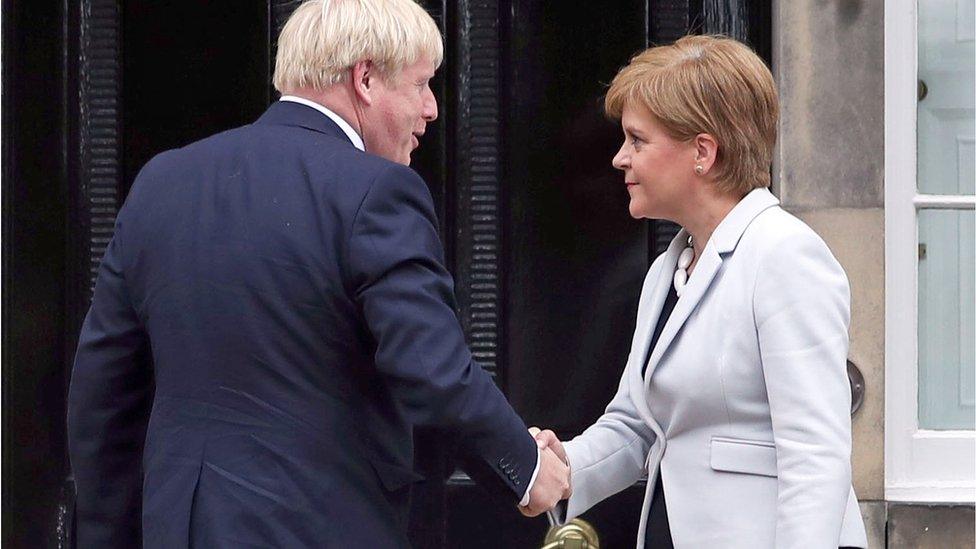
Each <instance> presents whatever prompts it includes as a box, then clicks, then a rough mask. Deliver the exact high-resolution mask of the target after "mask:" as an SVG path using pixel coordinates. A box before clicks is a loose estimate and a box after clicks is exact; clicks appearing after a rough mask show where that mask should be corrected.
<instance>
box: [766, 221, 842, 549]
mask: <svg viewBox="0 0 976 549" xmlns="http://www.w3.org/2000/svg"><path fill="white" fill-rule="evenodd" d="M754 296H755V297H754V302H753V306H754V312H755V318H756V326H757V329H758V335H759V346H760V357H761V360H762V368H763V375H764V376H765V382H766V392H767V394H768V397H769V410H770V416H771V419H772V428H773V439H774V442H775V445H776V466H777V470H778V477H777V482H778V484H779V490H778V494H779V495H778V502H777V516H776V546H777V547H800V546H802V547H837V544H838V539H839V537H840V531H841V525H842V523H843V518H844V511H845V509H846V505H847V499H848V495H849V492H850V489H851V464H850V459H851V417H850V404H851V394H850V386H849V382H848V379H847V349H848V335H847V329H848V325H849V322H850V293H849V289H848V284H847V277H846V275H845V274H844V271H843V269H842V268H841V266H840V265H839V264H838V263H837V261H836V260H835V259H834V257H833V256H832V255H831V253H830V251H829V250H828V249H827V246H826V245H825V244H824V243H823V241H822V240H820V238H819V237H817V236H816V235H815V234H814V233H812V232H809V233H807V232H804V233H799V234H795V235H792V236H789V237H787V238H785V239H783V240H782V241H781V242H779V243H778V244H777V245H776V246H775V248H774V249H773V250H772V251H771V252H770V253H767V254H766V257H764V258H761V259H760V263H759V270H758V272H757V280H756V289H755V294H754Z"/></svg>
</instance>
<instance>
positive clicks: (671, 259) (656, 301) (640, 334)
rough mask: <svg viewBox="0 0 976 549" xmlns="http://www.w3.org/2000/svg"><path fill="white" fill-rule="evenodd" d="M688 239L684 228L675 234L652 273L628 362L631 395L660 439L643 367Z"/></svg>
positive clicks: (643, 416)
mask: <svg viewBox="0 0 976 549" xmlns="http://www.w3.org/2000/svg"><path fill="white" fill-rule="evenodd" d="M687 241H688V233H686V232H685V231H684V230H682V231H680V232H679V233H678V236H676V237H674V239H673V240H672V241H671V244H670V245H669V246H668V249H667V250H665V252H664V258H663V260H662V261H661V264H660V266H659V268H658V271H657V274H656V275H652V276H654V283H653V286H652V287H651V288H650V289H649V290H647V291H645V295H642V296H641V300H642V303H641V309H642V311H644V316H643V317H638V319H637V327H636V330H635V335H634V341H635V344H634V347H633V349H632V351H631V356H630V358H629V360H628V364H627V375H629V376H630V380H629V381H630V388H631V391H630V392H631V394H630V398H631V400H632V401H633V403H634V406H635V407H636V408H637V411H638V413H639V414H640V416H641V418H642V419H643V420H644V422H645V423H647V424H648V425H650V426H651V429H652V430H653V431H654V432H655V433H656V434H657V436H658V438H662V437H663V434H662V432H661V428H660V426H658V424H657V422H656V421H655V420H654V418H653V417H652V416H651V410H650V408H649V407H648V406H647V396H646V395H645V393H644V390H643V389H642V388H643V387H644V384H643V383H642V377H641V370H642V369H643V366H644V361H645V360H646V359H647V353H648V352H649V350H648V347H650V344H651V335H653V333H654V327H655V326H656V325H657V319H658V317H659V316H661V308H662V307H664V300H665V299H666V298H667V296H668V289H669V288H670V285H671V283H672V275H671V273H673V272H674V266H675V265H676V264H677V263H678V255H679V254H680V253H681V250H683V249H684V245H683V243H684V242H687Z"/></svg>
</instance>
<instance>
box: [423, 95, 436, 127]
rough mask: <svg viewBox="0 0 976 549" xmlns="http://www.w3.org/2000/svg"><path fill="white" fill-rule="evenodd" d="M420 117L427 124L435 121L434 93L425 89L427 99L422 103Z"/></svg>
mask: <svg viewBox="0 0 976 549" xmlns="http://www.w3.org/2000/svg"><path fill="white" fill-rule="evenodd" d="M422 116H423V118H424V120H426V121H427V122H433V121H434V120H437V98H436V97H434V92H433V91H431V90H430V89H429V88H428V89H427V97H426V98H425V101H424V111H423V114H422Z"/></svg>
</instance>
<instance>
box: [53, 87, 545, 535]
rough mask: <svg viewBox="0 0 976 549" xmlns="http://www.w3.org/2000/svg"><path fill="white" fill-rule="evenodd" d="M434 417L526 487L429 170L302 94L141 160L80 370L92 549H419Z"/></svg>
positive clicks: (85, 506)
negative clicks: (479, 350)
mask: <svg viewBox="0 0 976 549" xmlns="http://www.w3.org/2000/svg"><path fill="white" fill-rule="evenodd" d="M419 425H434V426H441V427H445V428H448V429H451V430H454V431H455V432H456V433H457V434H458V436H459V437H460V438H461V440H462V441H463V442H464V443H465V445H466V447H468V448H469V449H470V451H471V453H472V454H473V455H475V456H477V457H478V458H479V460H480V463H481V464H482V465H484V466H485V467H486V468H490V469H491V470H493V471H494V472H495V473H496V474H497V479H498V480H499V482H504V483H505V484H506V485H507V486H508V487H509V488H510V489H511V496H512V502H513V503H514V502H516V501H518V500H519V499H520V498H521V497H522V495H523V494H524V491H525V488H526V485H527V484H528V482H529V480H530V477H531V475H532V472H533V470H534V468H535V466H536V460H537V450H536V446H535V444H534V442H533V440H532V438H531V437H530V436H529V435H528V433H527V431H526V427H525V424H524V423H523V422H522V420H521V419H520V418H519V417H518V416H517V415H516V414H515V412H514V411H513V410H512V408H511V407H510V406H509V404H508V402H507V401H506V400H505V398H504V396H503V395H502V394H501V392H500V391H499V390H498V389H497V388H496V386H495V385H494V383H493V382H492V380H491V378H490V377H489V376H488V374H487V373H486V372H485V371H484V370H483V369H482V368H481V367H480V366H479V365H478V364H477V363H474V362H472V359H471V355H470V352H469V350H468V348H467V346H466V344H465V342H464V335H463V333H462V331H461V327H460V325H459V322H458V318H457V315H456V313H455V311H454V294H453V282H452V280H451V276H450V274H449V273H448V271H447V270H446V269H445V267H444V257H443V248H442V245H441V242H440V239H439V236H438V233H437V226H436V217H435V214H434V208H433V201H432V199H431V196H430V193H429V191H428V189H427V187H426V185H425V184H424V182H423V180H422V179H421V178H420V177H419V176H418V175H417V174H416V173H415V172H414V171H412V170H411V169H410V168H407V167H405V166H401V165H398V164H394V163H392V162H389V161H387V160H384V159H382V158H379V157H376V156H373V155H370V154H366V153H364V152H361V151H359V150H358V149H356V148H355V147H353V145H352V144H351V143H350V141H349V140H348V138H347V137H346V136H345V135H344V134H343V133H342V131H341V130H340V129H339V128H338V126H336V125H335V123H333V122H332V121H331V120H329V119H328V118H327V117H326V116H324V115H323V114H321V113H319V112H317V111H316V110H314V109H311V108H309V107H307V106H304V105H300V104H297V103H287V102H278V103H275V104H274V105H272V106H271V107H270V108H269V109H268V111H267V112H266V113H265V114H264V115H263V116H262V117H261V118H260V119H259V120H258V121H257V122H255V123H254V124H251V125H249V126H245V127H242V128H238V129H234V130H231V131H227V132H224V133H221V134H218V135H215V136H212V137H210V138H207V139H204V140H202V141H199V142H197V143H194V144H191V145H189V146H187V147H184V148H181V149H177V150H173V151H168V152H165V153H163V154H160V155H159V156H157V157H155V158H154V159H152V160H151V161H150V162H149V163H148V164H147V165H146V166H145V167H144V168H143V170H142V171H141V172H140V174H139V176H138V177H137V178H136V181H135V183H134V185H133V187H132V190H131V192H130V194H129V196H128V198H127V200H126V202H125V205H124V207H123V208H122V209H121V211H120V212H119V214H118V218H117V222H116V229H115V234H114V237H113V238H112V241H111V243H110V244H109V246H108V249H107V250H106V252H105V257H104V259H103V260H102V263H101V267H100V270H99V275H98V280H97V283H96V286H95V294H94V299H93V301H92V305H91V309H90V310H89V312H88V316H87V318H86V319H85V323H84V327H83V328H82V332H81V339H80V342H79V345H78V351H77V354H76V356H75V363H74V369H73V372H72V378H71V387H70V393H69V398H68V441H69V451H70V458H71V466H72V470H73V473H74V478H75V483H76V486H77V491H78V499H77V515H76V516H77V531H76V534H77V540H78V543H79V546H80V547H125V548H129V547H137V546H139V545H140V543H141V544H142V545H144V546H145V547H167V548H170V547H182V546H188V545H193V546H199V547H208V548H209V547H242V546H262V547H263V546H273V547H312V546H314V547H398V546H404V545H406V544H407V542H406V536H405V527H404V518H405V515H406V507H407V505H408V503H407V502H408V499H409V498H408V493H409V486H410V484H411V483H412V482H414V481H416V480H418V479H419V477H418V475H416V474H415V473H414V472H413V443H412V429H413V427H414V426H419Z"/></svg>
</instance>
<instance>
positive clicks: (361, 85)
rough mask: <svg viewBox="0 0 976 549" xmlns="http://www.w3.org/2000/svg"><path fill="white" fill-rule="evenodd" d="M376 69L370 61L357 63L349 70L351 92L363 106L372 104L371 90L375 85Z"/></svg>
mask: <svg viewBox="0 0 976 549" xmlns="http://www.w3.org/2000/svg"><path fill="white" fill-rule="evenodd" d="M376 77H377V75H376V69H375V67H374V66H373V62H372V61H370V60H368V59H367V60H363V61H357V62H356V64H355V65H353V66H352V69H351V70H350V75H349V78H350V80H352V82H351V83H352V90H353V93H354V94H356V97H357V98H358V99H359V100H360V101H362V102H363V104H364V105H367V106H369V105H372V104H373V90H374V89H375V84H376Z"/></svg>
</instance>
